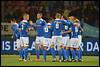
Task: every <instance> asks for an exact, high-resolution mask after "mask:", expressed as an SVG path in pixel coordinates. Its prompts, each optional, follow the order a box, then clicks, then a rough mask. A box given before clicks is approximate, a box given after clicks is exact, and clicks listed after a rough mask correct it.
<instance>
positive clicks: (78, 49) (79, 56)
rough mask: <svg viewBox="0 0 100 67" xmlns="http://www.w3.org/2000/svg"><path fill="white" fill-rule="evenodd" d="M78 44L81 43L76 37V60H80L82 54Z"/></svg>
mask: <svg viewBox="0 0 100 67" xmlns="http://www.w3.org/2000/svg"><path fill="white" fill-rule="evenodd" d="M80 44H81V41H80V39H79V38H78V39H77V44H76V53H77V57H78V61H81V60H82V55H81V53H82V52H81V49H80Z"/></svg>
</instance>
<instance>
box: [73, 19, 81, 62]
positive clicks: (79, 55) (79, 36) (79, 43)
mask: <svg viewBox="0 0 100 67" xmlns="http://www.w3.org/2000/svg"><path fill="white" fill-rule="evenodd" d="M74 22H76V23H78V27H79V29H78V44H77V45H78V47H77V49H76V52H77V56H78V61H79V62H81V61H82V51H81V49H80V45H81V42H82V32H83V28H82V26H81V24H80V21H79V20H78V19H76V20H75V21H74Z"/></svg>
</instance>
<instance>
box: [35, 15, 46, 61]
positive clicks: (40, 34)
mask: <svg viewBox="0 0 100 67" xmlns="http://www.w3.org/2000/svg"><path fill="white" fill-rule="evenodd" d="M45 25H46V21H45V20H43V19H42V13H37V20H36V32H37V36H36V40H35V48H36V57H37V61H40V56H39V54H40V52H39V50H40V48H42V47H43V42H44V26H45Z"/></svg>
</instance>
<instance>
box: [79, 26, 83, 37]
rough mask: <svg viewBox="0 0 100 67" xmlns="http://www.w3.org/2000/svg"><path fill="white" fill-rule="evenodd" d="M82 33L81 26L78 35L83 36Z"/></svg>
mask: <svg viewBox="0 0 100 67" xmlns="http://www.w3.org/2000/svg"><path fill="white" fill-rule="evenodd" d="M81 33H82V30H81V26H79V30H78V35H81Z"/></svg>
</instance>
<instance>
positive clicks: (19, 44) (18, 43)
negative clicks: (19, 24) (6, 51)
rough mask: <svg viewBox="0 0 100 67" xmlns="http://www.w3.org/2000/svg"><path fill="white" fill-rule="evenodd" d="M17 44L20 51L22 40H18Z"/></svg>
mask: <svg viewBox="0 0 100 67" xmlns="http://www.w3.org/2000/svg"><path fill="white" fill-rule="evenodd" d="M16 44H17V49H19V48H20V46H21V42H20V39H17V40H16Z"/></svg>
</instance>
